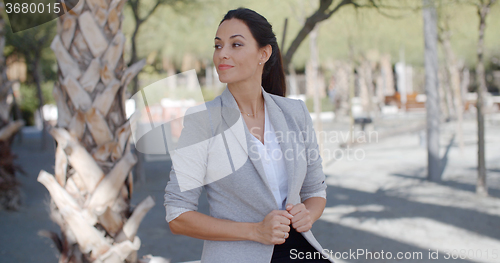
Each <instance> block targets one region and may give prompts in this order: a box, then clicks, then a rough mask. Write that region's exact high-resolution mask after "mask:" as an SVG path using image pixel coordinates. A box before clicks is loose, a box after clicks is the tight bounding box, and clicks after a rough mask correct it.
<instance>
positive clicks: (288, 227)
mask: <svg viewBox="0 0 500 263" xmlns="http://www.w3.org/2000/svg"><path fill="white" fill-rule="evenodd" d="M280 230H281V231H283V232H287V233H289V232H290V226H287V225H281V227H280Z"/></svg>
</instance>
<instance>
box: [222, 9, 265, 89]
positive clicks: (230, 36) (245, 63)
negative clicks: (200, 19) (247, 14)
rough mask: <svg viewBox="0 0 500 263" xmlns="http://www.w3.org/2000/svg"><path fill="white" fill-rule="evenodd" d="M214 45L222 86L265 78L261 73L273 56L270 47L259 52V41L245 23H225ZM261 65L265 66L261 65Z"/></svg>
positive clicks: (228, 21)
mask: <svg viewBox="0 0 500 263" xmlns="http://www.w3.org/2000/svg"><path fill="white" fill-rule="evenodd" d="M214 41H215V46H214V48H215V49H214V56H213V60H214V65H215V68H216V69H217V73H218V74H219V80H220V82H222V83H232V82H238V81H242V80H246V79H248V78H255V79H256V80H260V79H261V78H262V69H263V67H264V63H265V62H266V61H267V60H268V58H269V56H270V55H271V54H270V51H271V46H270V45H268V47H267V48H266V49H259V47H258V44H257V41H256V40H255V39H254V38H253V36H252V33H251V32H250V29H249V28H248V27H247V25H246V24H245V23H244V22H243V21H241V20H239V19H234V18H233V19H229V20H225V21H224V22H222V24H220V26H219V28H218V29H217V32H216V34H215V40H214ZM268 53H269V54H268ZM259 62H261V63H262V64H261V65H259Z"/></svg>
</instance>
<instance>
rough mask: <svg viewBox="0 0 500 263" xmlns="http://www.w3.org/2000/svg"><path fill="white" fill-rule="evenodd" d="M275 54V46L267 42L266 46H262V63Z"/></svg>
mask: <svg viewBox="0 0 500 263" xmlns="http://www.w3.org/2000/svg"><path fill="white" fill-rule="evenodd" d="M272 54H273V47H272V46H271V44H267V45H266V46H265V47H263V48H261V54H260V60H261V61H262V63H266V62H267V61H268V60H269V58H270V57H271V55H272Z"/></svg>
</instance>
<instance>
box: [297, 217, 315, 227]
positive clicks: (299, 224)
mask: <svg viewBox="0 0 500 263" xmlns="http://www.w3.org/2000/svg"><path fill="white" fill-rule="evenodd" d="M308 224H310V225H312V223H311V219H310V218H309V217H304V218H302V219H301V220H298V221H297V222H294V223H292V227H293V228H295V229H297V228H299V227H302V226H305V225H308Z"/></svg>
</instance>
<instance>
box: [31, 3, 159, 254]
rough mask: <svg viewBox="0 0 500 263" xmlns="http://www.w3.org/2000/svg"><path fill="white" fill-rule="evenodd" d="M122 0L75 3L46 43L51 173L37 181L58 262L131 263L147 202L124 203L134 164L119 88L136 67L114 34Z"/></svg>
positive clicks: (123, 97) (138, 65)
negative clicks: (45, 197)
mask: <svg viewBox="0 0 500 263" xmlns="http://www.w3.org/2000/svg"><path fill="white" fill-rule="evenodd" d="M124 4H125V0H113V1H109V2H108V1H79V3H78V5H77V6H75V7H74V8H73V9H72V10H71V11H69V12H68V13H66V14H64V15H62V16H61V17H59V18H58V19H57V23H58V34H57V35H56V36H55V38H54V39H53V41H52V43H51V48H52V50H53V51H54V53H55V55H56V58H57V62H58V66H59V67H58V80H57V82H56V83H55V85H54V90H53V95H54V98H55V100H56V103H57V108H58V119H57V125H56V127H50V128H49V132H50V134H51V135H52V136H53V137H54V138H55V140H56V142H57V147H56V153H55V167H54V170H55V174H54V175H51V174H49V173H47V172H45V171H41V172H40V174H39V176H38V181H39V182H41V183H42V184H43V185H44V186H45V187H46V188H47V189H48V191H49V193H50V195H51V197H52V198H51V205H50V209H51V214H50V215H51V218H52V219H53V220H54V221H55V222H56V223H57V224H58V225H59V226H60V227H61V232H62V233H61V236H60V237H59V236H58V235H57V234H54V233H49V232H41V234H43V235H45V236H48V237H50V238H52V239H53V240H54V241H55V244H56V247H57V248H58V250H59V251H60V259H59V262H124V261H125V262H135V261H136V260H137V258H136V257H137V253H136V252H137V250H138V249H139V247H140V243H141V242H140V239H139V238H138V237H137V236H136V233H137V229H138V227H139V224H140V222H141V221H142V219H143V217H144V216H145V214H146V213H147V211H148V210H149V209H150V208H151V207H152V206H153V205H154V202H153V200H152V198H151V197H148V198H146V199H145V200H144V201H142V202H141V203H140V204H139V205H138V206H137V207H135V209H133V211H132V210H131V209H130V199H131V196H132V193H133V179H132V174H131V172H130V170H131V168H132V167H133V165H134V164H135V162H136V158H135V156H134V154H133V153H132V152H131V151H130V134H131V130H130V123H129V121H128V120H127V119H126V113H125V100H126V99H128V96H127V94H126V87H127V85H128V83H129V82H130V81H131V80H132V78H133V77H134V76H135V75H136V74H137V72H138V71H139V70H140V69H141V68H142V66H143V65H144V64H143V61H141V62H138V63H136V64H134V65H132V66H130V67H129V68H126V67H125V63H124V60H123V49H124V48H123V47H124V43H125V36H124V35H123V33H122V31H121V25H122V19H123V16H122V10H123V6H124Z"/></svg>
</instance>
